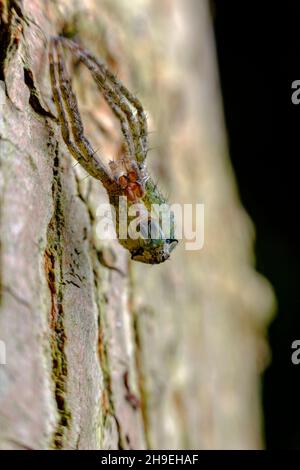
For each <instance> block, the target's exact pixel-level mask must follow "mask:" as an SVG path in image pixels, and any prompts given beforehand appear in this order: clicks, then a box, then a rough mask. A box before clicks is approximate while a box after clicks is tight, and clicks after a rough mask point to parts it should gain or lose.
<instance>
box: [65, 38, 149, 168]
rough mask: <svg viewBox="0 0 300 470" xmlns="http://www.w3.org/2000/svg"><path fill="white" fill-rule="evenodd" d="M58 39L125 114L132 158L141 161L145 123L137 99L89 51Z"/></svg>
mask: <svg viewBox="0 0 300 470" xmlns="http://www.w3.org/2000/svg"><path fill="white" fill-rule="evenodd" d="M59 40H61V41H62V42H63V44H65V45H66V46H67V47H69V48H70V49H71V50H72V51H73V52H74V54H75V55H76V56H77V57H78V58H79V60H81V61H82V62H83V63H84V64H85V65H86V67H87V68H88V69H89V70H90V72H91V74H92V76H93V78H94V80H95V82H96V83H97V85H98V86H99V88H100V90H101V92H102V93H103V95H104V98H105V99H106V100H107V101H108V104H109V105H110V103H111V102H113V103H114V104H115V106H117V107H118V108H120V110H121V111H122V112H123V113H124V114H125V116H126V118H127V121H128V124H129V127H130V130H131V133H132V138H133V141H134V144H135V155H133V158H134V157H135V158H136V160H137V161H138V163H143V161H144V160H145V158H146V147H147V125H146V117H145V114H144V111H143V108H142V106H141V104H140V103H139V101H138V100H137V99H136V98H134V97H133V95H131V93H130V92H129V91H128V90H127V89H126V88H125V87H124V85H122V84H121V83H120V82H119V80H118V79H117V78H116V77H115V76H114V75H113V74H112V73H111V72H110V71H109V70H108V69H107V68H106V67H105V65H104V64H103V63H101V62H99V61H98V60H97V59H96V58H95V57H93V56H92V55H91V54H90V53H89V52H87V51H85V50H84V49H82V48H81V47H80V46H78V45H77V44H76V43H73V42H72V41H70V40H68V39H66V38H59ZM107 79H108V80H107ZM109 80H110V82H111V83H109ZM122 91H123V92H124V94H123V95H122ZM129 97H130V98H131V100H130V99H129ZM135 103H138V109H136V111H137V114H138V116H139V119H136V117H135V115H134V113H133V111H132V109H131V106H132V107H133V108H134V107H135ZM119 119H120V120H121V122H122V120H123V119H124V116H122V115H121V116H120V117H119ZM140 126H141V128H140ZM141 135H142V137H141Z"/></svg>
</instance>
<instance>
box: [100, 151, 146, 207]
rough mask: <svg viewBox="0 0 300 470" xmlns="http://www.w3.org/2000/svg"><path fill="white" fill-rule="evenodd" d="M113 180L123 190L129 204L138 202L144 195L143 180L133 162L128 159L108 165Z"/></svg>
mask: <svg viewBox="0 0 300 470" xmlns="http://www.w3.org/2000/svg"><path fill="white" fill-rule="evenodd" d="M109 167H110V170H111V172H112V175H113V178H114V179H115V181H116V182H117V183H118V185H119V186H120V187H121V188H122V189H123V192H124V195H125V196H126V197H127V199H128V201H129V202H138V201H139V200H140V199H141V198H142V197H143V196H144V194H145V187H144V181H143V180H144V178H143V176H142V174H141V172H140V169H139V168H138V165H137V163H136V162H135V161H132V160H130V159H129V158H126V157H124V158H121V159H120V160H117V161H113V162H110V163H109Z"/></svg>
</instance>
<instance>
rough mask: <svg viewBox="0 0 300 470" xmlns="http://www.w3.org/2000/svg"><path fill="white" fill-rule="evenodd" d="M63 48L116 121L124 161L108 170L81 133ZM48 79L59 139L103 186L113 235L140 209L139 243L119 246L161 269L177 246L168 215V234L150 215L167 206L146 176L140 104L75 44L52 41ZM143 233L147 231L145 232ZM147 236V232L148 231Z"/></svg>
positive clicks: (144, 122) (134, 240) (60, 39)
mask: <svg viewBox="0 0 300 470" xmlns="http://www.w3.org/2000/svg"><path fill="white" fill-rule="evenodd" d="M63 46H64V47H66V48H68V49H69V50H70V51H71V52H72V53H73V54H74V55H75V56H76V58H77V59H78V60H80V61H81V62H82V63H83V64H85V65H86V67H87V68H88V69H89V70H90V72H91V74H92V76H93V78H94V80H95V82H96V84H97V86H98V88H99V90H100V92H101V93H102V95H103V97H104V98H105V100H106V101H107V103H108V105H109V106H110V108H111V110H112V111H113V113H114V114H115V116H116V117H117V118H118V120H119V122H120V125H121V131H122V134H123V138H124V149H125V156H124V157H123V158H122V159H119V160H117V161H114V162H110V164H109V169H107V168H106V166H105V165H104V164H103V163H102V162H101V161H100V160H98V159H97V157H96V155H95V152H94V151H93V149H92V146H91V144H90V143H89V141H88V140H87V138H86V137H85V135H84V132H83V125H82V121H81V117H80V113H79V109H78V104H77V99H76V96H75V94H74V92H73V90H72V86H71V80H70V78H69V76H68V74H67V71H66V67H65V65H64V60H63ZM49 62H50V77H51V84H52V90H53V98H54V102H55V105H56V108H57V112H58V118H59V122H60V126H61V132H62V136H63V139H64V141H65V143H66V145H67V147H68V149H69V151H70V153H71V154H72V155H73V157H74V158H75V159H76V160H77V161H78V162H79V163H80V164H81V165H82V166H83V168H84V169H85V170H86V171H87V172H88V173H89V174H90V175H91V176H93V177H94V178H96V179H98V180H100V181H101V182H102V184H103V185H104V187H105V189H106V191H107V193H108V196H109V199H110V202H111V204H112V205H113V206H114V208H115V209H116V213H117V220H116V229H117V234H118V227H119V225H120V222H121V220H120V217H123V216H124V219H126V220H128V224H130V222H131V218H130V217H127V216H128V214H127V211H128V210H129V209H130V207H131V208H132V205H133V204H135V203H140V204H142V210H141V211H140V212H141V213H142V216H140V217H139V224H140V231H139V234H140V236H139V237H134V236H130V234H129V237H128V238H124V239H123V238H121V237H119V241H120V243H121V244H122V245H123V246H124V247H125V248H127V249H128V250H129V251H130V253H131V257H132V259H134V260H136V261H141V262H144V263H148V264H157V263H162V262H163V261H165V260H166V259H168V258H169V256H170V252H171V251H172V249H173V248H174V247H175V246H176V244H177V240H176V239H175V238H174V231H175V228H174V216H173V213H172V212H171V211H170V213H169V215H170V217H169V220H170V227H169V230H168V233H166V232H164V231H163V230H162V226H161V223H160V218H159V217H157V216H156V215H155V212H154V213H153V211H152V207H151V206H152V204H156V205H159V204H162V205H164V206H165V205H166V200H165V199H164V198H163V196H162V195H161V194H160V192H159V191H158V190H157V186H156V185H155V184H154V183H153V181H152V180H151V178H150V176H149V175H148V173H147V169H146V166H145V159H146V155H147V151H148V132H147V120H146V115H145V112H144V110H143V107H142V105H141V103H140V101H139V100H138V99H137V98H136V97H135V96H134V95H133V94H132V93H131V92H130V91H129V90H127V88H126V87H125V86H124V85H123V84H122V83H121V82H120V80H119V79H118V78H117V77H116V76H115V75H114V74H113V73H112V72H110V71H109V70H108V69H107V67H106V66H105V64H104V63H103V62H101V61H99V60H98V59H96V58H95V57H93V56H92V55H91V54H90V53H89V52H88V51H86V50H85V49H83V48H82V47H80V46H79V45H78V44H76V43H75V42H73V41H71V40H69V39H66V38H63V37H55V38H52V39H51V42H50V51H49ZM122 195H123V196H125V197H126V199H127V201H128V208H129V209H128V208H126V213H123V215H122V212H121V215H120V211H119V201H120V196H122ZM149 223H150V226H151V227H155V230H154V232H155V235H153V233H149V231H148V227H149ZM146 229H147V230H146ZM150 232H151V231H150Z"/></svg>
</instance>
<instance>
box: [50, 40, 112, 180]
mask: <svg viewBox="0 0 300 470" xmlns="http://www.w3.org/2000/svg"><path fill="white" fill-rule="evenodd" d="M54 53H56V60H55V59H54ZM49 63H50V77H51V84H52V89H53V98H54V102H55V105H56V108H57V112H58V118H59V122H60V125H61V129H62V136H63V139H64V141H65V144H66V145H67V147H68V149H69V150H70V152H71V154H72V155H73V157H74V158H75V159H76V160H77V161H78V162H79V163H80V164H81V165H82V166H83V168H84V169H85V170H86V171H87V172H88V173H89V174H90V175H91V176H93V177H94V178H96V179H98V180H100V181H101V182H102V183H103V185H104V186H105V187H106V188H110V187H111V186H112V185H114V181H113V180H112V179H111V177H110V175H109V173H108V172H107V171H106V169H105V167H104V165H102V163H101V162H100V161H98V160H97V159H96V158H95V152H94V151H93V149H92V147H91V145H90V143H89V142H88V140H87V139H86V138H85V136H84V135H83V125H82V122H81V117H80V113H79V109H78V105H77V100H76V97H75V95H74V93H73V90H72V87H71V84H70V79H69V77H68V75H67V72H66V70H65V67H64V64H63V60H62V56H61V51H60V50H59V49H58V44H57V41H56V39H53V40H51V43H50V51H49ZM64 105H65V108H66V110H67V114H68V116H69V120H70V122H71V128H72V134H73V137H74V141H75V144H76V145H75V144H74V143H73V142H72V140H71V138H70V132H69V127H68V118H67V114H66V112H65V109H64Z"/></svg>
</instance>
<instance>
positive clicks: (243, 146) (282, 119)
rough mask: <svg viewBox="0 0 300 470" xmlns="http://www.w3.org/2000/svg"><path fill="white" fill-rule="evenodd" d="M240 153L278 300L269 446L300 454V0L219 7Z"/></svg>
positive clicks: (266, 398)
mask: <svg viewBox="0 0 300 470" xmlns="http://www.w3.org/2000/svg"><path fill="white" fill-rule="evenodd" d="M212 12H213V15H214V27H215V34H216V42H217V54H218V60H219V70H220V78H221V86H222V92H223V100H224V108H225V118H226V124H227V129H228V137H229V143H230V154H231V159H232V164H233V167H234V170H235V174H236V177H237V180H238V185H239V191H240V196H241V199H242V202H243V204H244V206H245V208H246V210H247V211H248V213H249V214H250V216H251V218H252V220H253V221H254V223H255V226H256V259H257V269H258V270H259V271H260V272H261V273H263V274H264V275H265V276H266V277H267V278H268V279H269V280H270V282H271V283H272V285H273V287H274V289H275V292H276V296H277V302H278V311H277V316H276V318H275V319H274V321H273V322H272V324H271V327H270V330H269V338H270V344H271V348H272V363H271V365H270V367H269V368H268V369H267V370H266V372H265V374H264V381H263V405H264V417H265V435H266V445H267V448H269V449H278V448H300V364H299V365H298V366H296V365H293V364H292V362H291V353H292V349H291V344H292V342H293V341H294V340H295V339H300V308H299V303H300V302H299V299H300V295H299V291H300V289H299V287H298V277H299V276H298V272H299V265H300V257H299V254H300V253H299V252H300V250H299V230H298V217H299V205H298V193H299V180H300V174H299V170H298V167H299V164H298V162H299V159H300V104H299V105H298V106H295V105H293V104H292V102H291V95H292V92H293V90H292V88H291V84H292V82H293V81H294V80H300V1H299V0H294V1H293V0H290V1H284V2H283V1H281V2H276V1H273V2H271V1H265V0H260V1H238V0H226V1H225V0H214V1H212Z"/></svg>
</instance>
